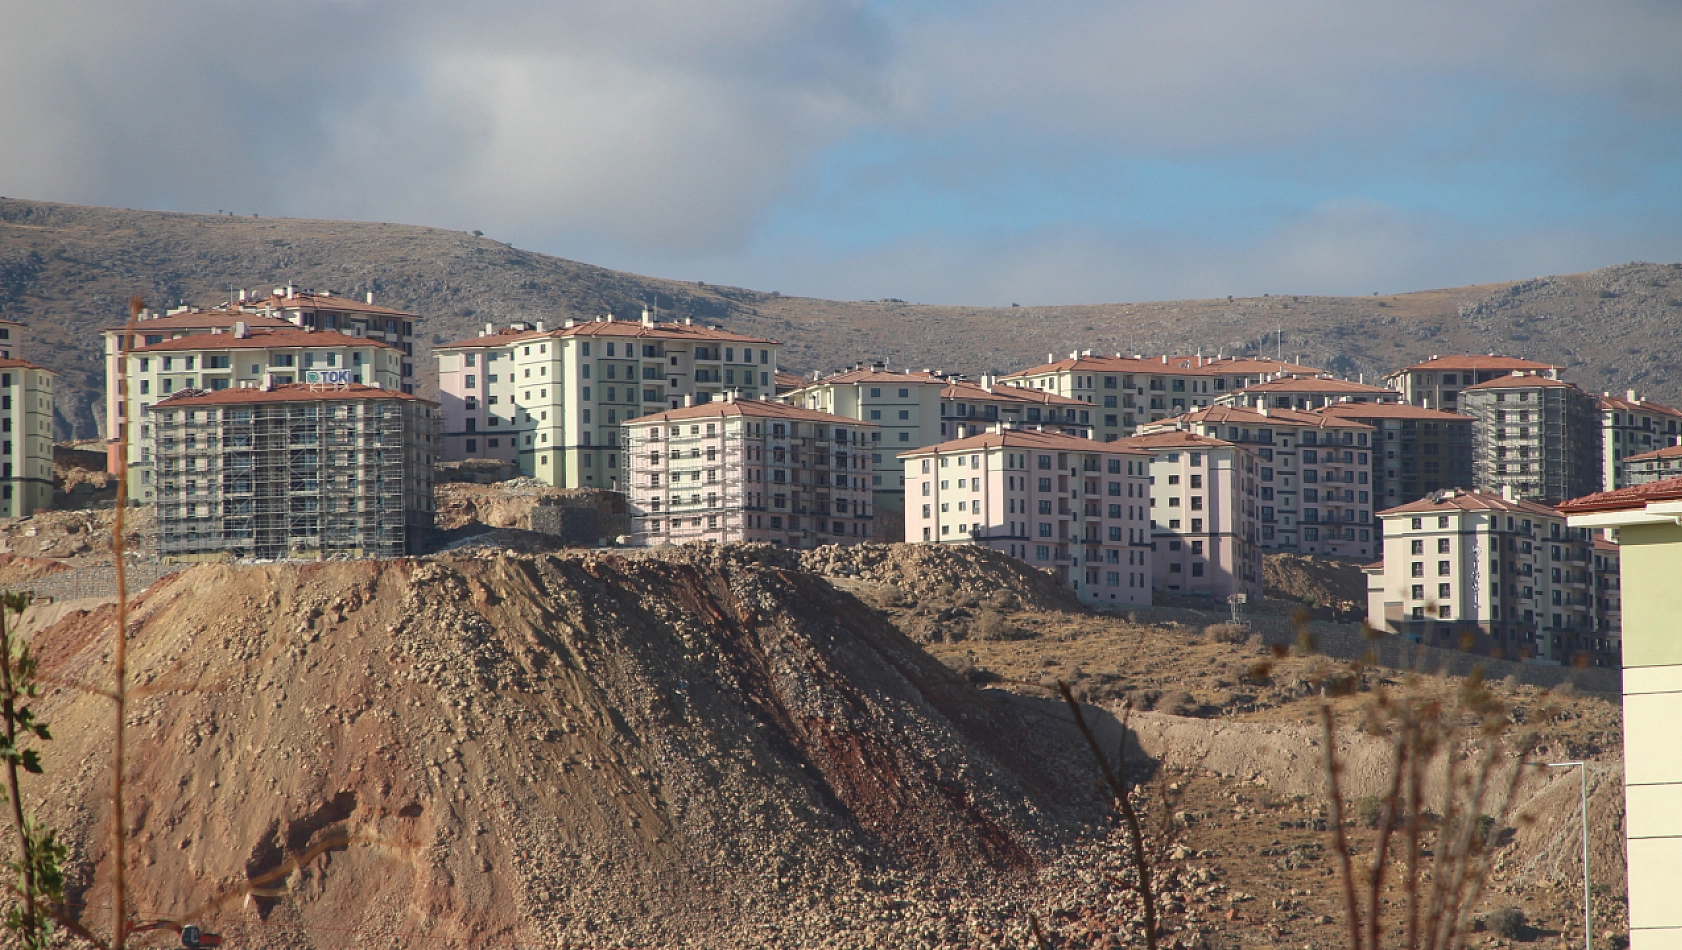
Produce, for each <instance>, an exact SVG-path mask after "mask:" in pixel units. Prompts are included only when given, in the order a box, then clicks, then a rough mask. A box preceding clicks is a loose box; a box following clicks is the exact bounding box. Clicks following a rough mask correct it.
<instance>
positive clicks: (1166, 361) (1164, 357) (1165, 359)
mask: <svg viewBox="0 0 1682 950" xmlns="http://www.w3.org/2000/svg"><path fill="white" fill-rule="evenodd" d="M1162 365H1163V366H1167V365H1168V354H1167V353H1164V354H1162Z"/></svg>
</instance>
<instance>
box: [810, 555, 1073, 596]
mask: <svg viewBox="0 0 1682 950" xmlns="http://www.w3.org/2000/svg"><path fill="white" fill-rule="evenodd" d="M800 567H801V569H802V570H806V571H810V572H812V573H814V574H822V575H824V576H826V577H829V578H832V579H836V580H839V581H842V582H843V586H857V585H875V586H876V588H877V592H878V593H879V594H884V595H885V596H887V597H888V598H890V599H892V598H895V597H896V596H897V598H898V599H899V602H900V603H904V604H908V605H913V606H915V605H917V604H919V603H921V602H924V601H927V602H930V603H938V604H940V605H943V606H945V605H953V606H958V607H961V608H962V607H969V608H974V607H981V606H984V605H985V606H997V607H1000V608H1015V607H1018V606H1020V607H1028V608H1031V609H1034V610H1044V611H1069V612H1079V613H1084V612H1086V607H1085V606H1084V605H1082V604H1081V602H1080V598H1078V597H1076V596H1075V592H1074V591H1073V590H1071V589H1069V588H1068V587H1066V586H1064V585H1063V584H1062V583H1059V582H1058V581H1057V579H1056V578H1053V577H1052V576H1051V575H1050V574H1047V573H1045V572H1044V571H1038V570H1035V569H1033V568H1031V567H1029V566H1028V565H1026V564H1024V563H1022V562H1021V561H1019V560H1017V559H1016V558H1013V557H1010V556H1008V555H1005V554H1000V553H999V552H997V551H994V550H991V549H989V548H984V547H980V546H977V545H970V544H957V545H947V544H942V545H933V544H860V545H854V546H851V547H842V546H839V545H831V546H826V547H821V548H816V549H814V550H811V551H805V552H802V553H801V556H800ZM846 582H852V584H851V585H848V584H847V583H846ZM888 588H892V589H891V590H888ZM865 589H867V590H868V589H869V588H868V586H866V588H865Z"/></svg>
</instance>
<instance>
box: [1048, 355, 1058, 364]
mask: <svg viewBox="0 0 1682 950" xmlns="http://www.w3.org/2000/svg"><path fill="white" fill-rule="evenodd" d="M1045 361H1046V362H1047V363H1055V362H1057V360H1056V358H1055V357H1054V356H1053V355H1052V354H1050V353H1047V354H1046V355H1045Z"/></svg>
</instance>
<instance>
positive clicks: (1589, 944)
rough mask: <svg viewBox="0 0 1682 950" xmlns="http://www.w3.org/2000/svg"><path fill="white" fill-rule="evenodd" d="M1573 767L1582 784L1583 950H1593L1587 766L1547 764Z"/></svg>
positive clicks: (1558, 766)
mask: <svg viewBox="0 0 1682 950" xmlns="http://www.w3.org/2000/svg"><path fill="white" fill-rule="evenodd" d="M1573 767H1575V768H1576V769H1578V773H1577V774H1578V775H1580V776H1581V777H1582V783H1583V784H1582V802H1583V950H1594V920H1593V918H1591V917H1590V916H1589V764H1588V763H1587V762H1583V761H1581V760H1579V761H1575V762H1549V763H1548V768H1550V769H1569V768H1573Z"/></svg>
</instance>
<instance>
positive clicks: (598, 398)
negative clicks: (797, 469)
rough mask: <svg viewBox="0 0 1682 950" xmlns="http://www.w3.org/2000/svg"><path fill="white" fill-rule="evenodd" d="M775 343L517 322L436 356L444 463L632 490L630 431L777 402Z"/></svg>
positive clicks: (710, 330) (716, 331)
mask: <svg viewBox="0 0 1682 950" xmlns="http://www.w3.org/2000/svg"><path fill="white" fill-rule="evenodd" d="M777 350H778V344H777V343H776V342H775V341H773V340H762V339H759V338H758V337H750V336H743V335H742V334H739V333H731V332H729V331H727V330H723V329H720V328H718V327H710V326H704V325H698V324H695V323H691V322H683V323H664V322H659V321H656V320H655V319H654V317H653V315H651V314H649V313H648V312H647V311H644V313H643V317H642V319H641V320H640V321H636V320H616V319H614V318H613V317H611V316H608V317H606V318H601V319H596V320H587V321H577V320H566V321H563V322H562V324H561V325H560V326H559V327H550V326H546V325H545V324H544V323H541V322H538V323H519V324H514V325H512V326H510V327H508V328H505V329H503V330H497V329H496V328H495V327H493V326H491V325H490V324H486V326H485V330H484V332H482V333H481V334H480V335H479V336H477V337H474V338H472V339H468V340H459V341H457V342H454V343H450V344H446V345H444V346H439V347H435V348H434V353H435V354H436V356H437V358H438V389H439V398H440V400H441V402H442V404H443V411H444V457H445V458H446V459H450V460H456V459H465V458H494V459H502V460H505V461H509V462H514V463H516V464H518V465H519V467H520V471H521V472H523V473H524V474H526V475H530V476H533V477H536V478H539V479H542V480H543V481H544V482H547V483H548V484H550V485H556V486H559V487H564V488H579V487H594V488H607V489H614V490H620V489H625V488H626V487H627V484H626V481H625V472H624V468H623V461H624V459H623V454H624V449H623V446H622V444H621V434H622V428H621V427H622V426H623V425H624V424H625V423H627V422H630V421H631V420H633V419H638V418H641V417H643V416H647V415H650V414H652V413H658V412H664V411H667V410H670V409H679V408H683V407H684V406H685V405H697V404H700V405H704V404H707V403H710V402H716V401H718V400H720V399H722V398H723V397H724V396H725V395H726V394H727V393H729V394H735V395H737V396H739V397H740V398H742V399H746V400H752V399H757V398H760V397H767V398H768V397H770V396H771V395H772V394H773V393H774V392H775V384H774V382H773V380H774V378H775V376H776V373H777Z"/></svg>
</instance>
